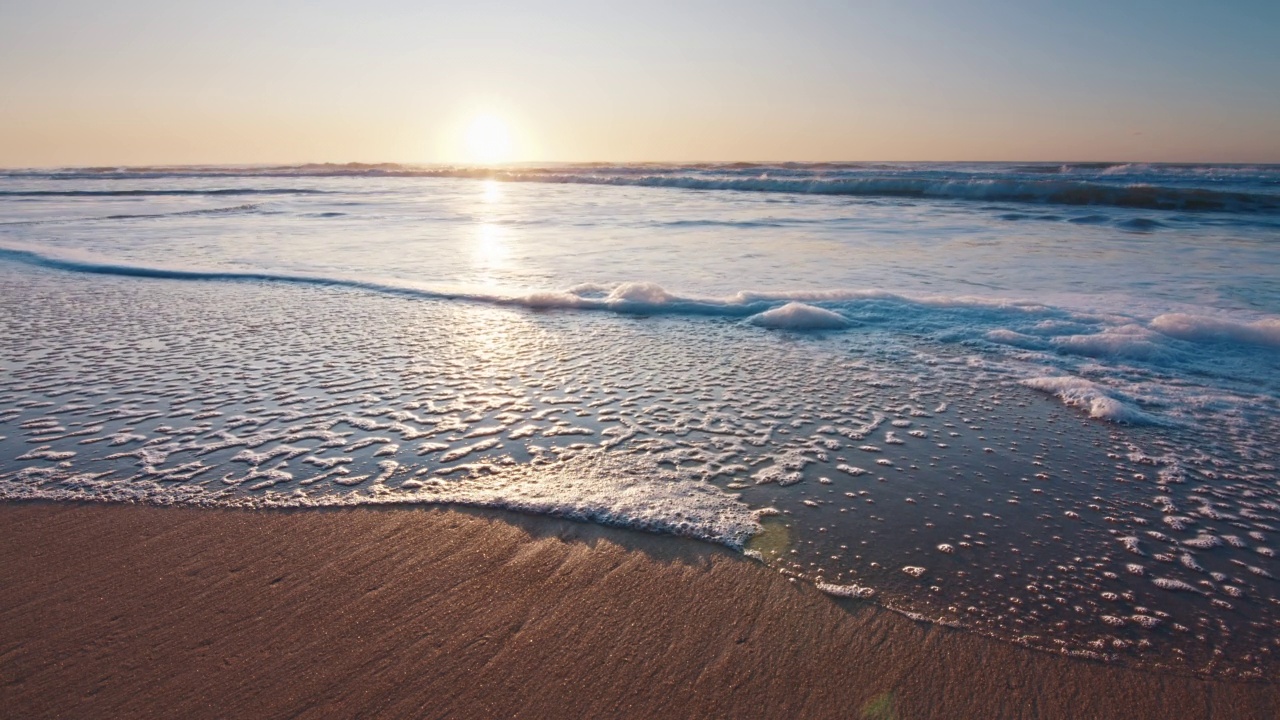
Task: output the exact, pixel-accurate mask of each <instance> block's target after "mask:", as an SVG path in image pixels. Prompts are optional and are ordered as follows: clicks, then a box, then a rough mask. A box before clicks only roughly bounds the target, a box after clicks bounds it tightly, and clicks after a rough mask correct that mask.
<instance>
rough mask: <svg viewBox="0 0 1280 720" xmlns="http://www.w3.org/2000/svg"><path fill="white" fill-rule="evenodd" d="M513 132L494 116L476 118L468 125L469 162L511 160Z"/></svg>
mask: <svg viewBox="0 0 1280 720" xmlns="http://www.w3.org/2000/svg"><path fill="white" fill-rule="evenodd" d="M511 150H512V142H511V131H510V130H509V129H508V128H507V124H506V123H505V122H503V120H502V119H501V118H499V117H497V116H494V115H479V116H476V117H475V118H473V119H472V120H471V122H469V123H468V124H467V133H466V153H467V161H468V162H475V163H500V162H506V161H508V160H510V159H511Z"/></svg>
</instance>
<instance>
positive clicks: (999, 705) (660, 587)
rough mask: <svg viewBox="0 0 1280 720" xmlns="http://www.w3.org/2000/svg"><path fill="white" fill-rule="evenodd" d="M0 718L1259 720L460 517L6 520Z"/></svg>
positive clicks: (1185, 693) (575, 540) (446, 513)
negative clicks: (1206, 719)
mask: <svg viewBox="0 0 1280 720" xmlns="http://www.w3.org/2000/svg"><path fill="white" fill-rule="evenodd" d="M0 514H2V516H3V521H2V522H0V528H3V529H2V530H0V538H2V539H0V543H2V545H0V553H2V556H3V557H4V558H5V562H4V564H3V571H2V575H0V607H2V608H3V609H2V610H0V613H2V614H0V628H3V630H0V658H2V661H0V688H2V690H0V708H3V711H0V714H3V715H4V716H5V717H13V718H35V717H186V718H197V717H210V718H212V717H334V716H343V717H357V716H361V717H373V716H377V717H811V718H822V717H832V718H835V717H869V718H889V717H898V718H982V717H985V718H994V717H1005V718H1014V717H1028V718H1029V717H1039V718H1168V717H1184V718H1192V717H1215V718H1267V717H1275V716H1276V713H1277V712H1280V691H1278V690H1277V688H1276V687H1275V686H1274V685H1269V684H1263V683H1240V684H1233V683H1222V682H1209V681H1203V680H1199V679H1195V678H1190V677H1185V676H1177V675H1171V674H1160V673H1148V672H1140V671H1134V670H1128V669H1123V668H1116V667H1111V666H1107V665H1104V664H1101V663H1095V662H1087V661H1080V660H1072V659H1067V658H1062V657H1057V656H1053V655H1050V654H1047V653H1042V652H1035V651H1028V650H1025V649H1022V648H1018V647H1016V646H1013V645H1009V644H1006V643H1002V642H997V641H992V640H988V639H985V638H981V637H977V636H974V635H971V634H967V633H963V632H958V631H954V630H949V629H946V628H940V627H935V626H930V625H927V624H923V623H916V622H913V621H911V620H908V619H906V618H904V617H901V616H899V615H896V614H894V613H891V612H888V611H885V610H882V609H880V608H877V607H876V606H874V605H872V604H869V603H860V602H853V601H843V600H833V599H832V598H829V597H827V596H825V595H823V594H821V593H819V592H818V591H817V590H814V589H813V588H811V587H808V586H807V585H804V584H800V583H792V582H789V581H788V579H787V578H786V577H784V576H782V575H781V574H779V573H776V572H774V571H771V570H769V569H767V568H764V567H762V566H760V565H759V564H756V563H754V562H751V561H749V560H746V559H744V558H742V557H740V556H737V555H736V554H734V553H732V552H730V551H727V550H724V549H721V548H718V547H715V546H711V545H703V544H700V543H692V542H689V541H684V540H678V539H673V538H668V537H661V536H653V535H646V534H641V533H636V532H630V531H618V530H612V529H608V528H602V527H598V526H593V525H587V524H581V523H574V522H568V521H559V520H553V519H547V518H535V517H529V516H522V515H517V514H511V513H499V512H492V511H476V510H469V509H456V508H414V509H408V508H403V509H399V508H393V509H385V510H367V509H358V510H342V511H332V512H324V511H321V512H246V511H221V510H192V509H166V508H156V507H141V506H97V505H80V504H43V503H8V504H4V505H0Z"/></svg>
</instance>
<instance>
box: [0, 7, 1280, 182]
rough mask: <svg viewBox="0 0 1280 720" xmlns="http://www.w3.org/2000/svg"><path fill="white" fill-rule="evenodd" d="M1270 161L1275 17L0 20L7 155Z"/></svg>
mask: <svg viewBox="0 0 1280 720" xmlns="http://www.w3.org/2000/svg"><path fill="white" fill-rule="evenodd" d="M480 113H489V114H492V115H495V116H497V117H500V118H502V119H503V120H504V121H505V122H506V123H507V125H508V126H509V127H510V128H511V133H512V135H513V152H514V157H513V158H512V159H515V160H553V161H579V160H608V161H634V160H661V161H697V160H1139V161H1156V160H1166V161H1219V162H1280V2H1276V1H1275V0H1267V1H1265V2H1245V1H1243V0H1241V1H1235V2H1232V1H1231V0H1226V1H1224V2H1216V3H1211V2H1207V1H1202V0H1163V1H1154V0H1152V1H1147V0H1141V1H1139V0H1115V1H1112V2H1101V1H1095V0H1077V1H1076V2H1047V1H1041V0H1020V1H1017V2H1012V1H1010V2H1005V1H997V0H989V1H983V0H977V1H973V2H956V1H951V2H947V1H945V0H940V1H938V2H910V1H899V2H879V1H871V2H797V3H782V2H773V3H763V2H749V1H746V0H740V1H738V2H728V1H726V2H720V1H699V0H685V1H683V2H629V3H621V2H617V3H614V2H590V1H587V0H567V1H564V2H537V1H530V2H514V1H512V2H505V1H497V0H491V1H489V0H468V1H466V2H462V1H455V2H431V1H430V0H426V1H423V0H417V1H410V0H364V1H363V2H337V1H334V0H310V1H308V2H302V1H301V0H296V1H291V2H246V1H244V0H220V1H219V2H189V3H180V2H174V1H172V0H169V1H164V2H161V1H152V0H124V1H122V2H101V1H100V0H97V1H93V0H42V1H40V2H36V1H34V0H6V2H4V3H3V4H0V166H9V167H14V166H52V165H116V164H132V165H138V164H155V163H273V162H304V161H333V162H347V161H364V162H377V161H402V162H454V161H462V160H465V159H466V156H465V144H464V143H463V141H462V138H463V136H464V135H465V128H466V126H467V123H468V121H469V118H472V117H474V116H476V115H477V114H480Z"/></svg>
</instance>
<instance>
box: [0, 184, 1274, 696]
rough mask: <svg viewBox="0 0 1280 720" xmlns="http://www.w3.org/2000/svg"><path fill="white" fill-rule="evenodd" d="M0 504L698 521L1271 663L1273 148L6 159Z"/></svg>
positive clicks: (935, 597) (873, 578)
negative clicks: (503, 159) (128, 162)
mask: <svg viewBox="0 0 1280 720" xmlns="http://www.w3.org/2000/svg"><path fill="white" fill-rule="evenodd" d="M0 287H2V288H3V293H2V294H0V307H2V310H0V327H3V334H2V335H0V338H2V339H0V367H2V368H3V374H2V375H0V499H7V500H34V499H39V500H49V501H104V502H145V503H155V504H165V505H185V506H192V507H244V508H261V509H267V508H310V507H326V506H346V505H362V504H390V505H395V504H417V503H458V504H464V505H472V506H483V507H497V508H506V509H510V510H515V511H521V512H528V513H535V514H547V515H553V516H559V517H567V518H573V519H579V520H583V521H588V522H597V523H603V524H607V525H615V526H621V527H627V528H633V529H639V530H647V531H654V532H661V533H668V534H675V535H680V536H685V537H688V538H690V539H691V540H694V541H705V542H712V543H719V544H722V545H726V546H729V547H731V548H735V549H739V550H741V551H742V552H743V553H744V555H746V556H748V557H750V558H752V559H753V560H754V561H758V562H762V563H766V564H768V565H769V566H771V567H773V568H775V569H777V570H778V571H780V572H783V573H785V574H788V575H790V576H792V577H794V578H795V579H796V581H797V582H811V583H814V584H816V585H817V586H818V587H819V588H820V589H823V590H824V591H826V592H828V593H830V594H832V595H834V596H840V597H853V598H862V599H865V600H866V601H869V602H876V603H880V604H881V605H883V606H884V607H887V608H890V609H893V610H895V611H898V612H901V613H903V614H906V615H908V616H909V617H912V618H915V619H918V620H920V621H921V622H930V623H938V624H942V625H946V626H949V627H955V628H961V629H964V630H967V631H971V632H977V633H982V634H985V635H990V636H994V637H997V638H1001V639H1003V640H1007V641H1011V642H1017V643H1020V644H1023V645H1026V646H1030V647H1036V648H1041V649H1045V650H1048V651H1052V652H1060V653H1066V654H1070V655H1078V656H1081V657H1088V658H1094V659H1099V660H1106V661H1111V662H1116V663H1120V664H1133V665H1138V666H1159V667H1166V668H1171V669H1176V670H1184V671H1188V672H1196V673H1203V674H1208V675H1213V676H1223V677H1240V678H1251V677H1273V676H1274V672H1275V668H1276V661H1277V657H1276V656H1277V653H1278V652H1280V647H1277V644H1278V643H1280V606H1278V605H1277V597H1278V596H1277V589H1278V588H1277V585H1276V583H1277V579H1276V576H1277V575H1278V574H1280V563H1277V561H1276V560H1275V550H1274V548H1275V545H1276V543H1275V534H1276V533H1277V532H1280V504H1278V502H1280V499H1278V498H1277V494H1278V491H1280V473H1278V472H1277V462H1278V460H1277V449H1276V448H1277V446H1278V445H1280V166H1246V165H1143V164H1125V163H1068V164H1053V163H1037V164H1026V163H1018V164H1010V163H943V164H937V163H933V164H927V163H924V164H922V163H917V164H874V163H818V164H812V163H810V164H805V163H783V164H759V163H730V164H700V165H663V164H630V165H609V164H588V165H548V166H511V167H503V168H466V167H436V166H431V167H419V166H407V165H300V166H274V167H267V166H252V167H225V166H216V167H153V168H74V169H62V170H9V171H0Z"/></svg>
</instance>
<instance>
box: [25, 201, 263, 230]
mask: <svg viewBox="0 0 1280 720" xmlns="http://www.w3.org/2000/svg"><path fill="white" fill-rule="evenodd" d="M261 207H262V206H261V205H256V204H253V203H246V204H244V205H235V206H233V207H220V208H204V209H200V210H179V211H177V212H168V213H123V214H119V215H101V216H98V217H62V218H42V219H40V220H15V221H12V222H0V225H52V224H56V223H75V222H101V221H103V220H147V219H153V218H167V217H187V216H200V215H236V214H239V213H251V212H257V211H258V209H259V208H261Z"/></svg>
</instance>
